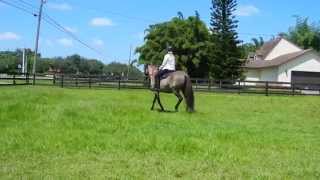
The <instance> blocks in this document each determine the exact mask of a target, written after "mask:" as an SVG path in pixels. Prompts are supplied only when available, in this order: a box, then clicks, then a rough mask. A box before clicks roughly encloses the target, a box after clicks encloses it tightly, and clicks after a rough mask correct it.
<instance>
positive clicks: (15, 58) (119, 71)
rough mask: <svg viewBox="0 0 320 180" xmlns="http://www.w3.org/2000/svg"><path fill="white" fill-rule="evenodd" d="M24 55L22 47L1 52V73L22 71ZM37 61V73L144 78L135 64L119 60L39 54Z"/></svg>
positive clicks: (28, 52) (28, 56) (30, 61)
mask: <svg viewBox="0 0 320 180" xmlns="http://www.w3.org/2000/svg"><path fill="white" fill-rule="evenodd" d="M25 54H26V59H27V64H26V66H27V70H28V73H31V72H32V65H33V59H34V52H33V51H32V50H31V49H26V50H25ZM22 56H23V52H22V50H20V49H17V50H16V51H2V52H0V73H20V72H22ZM38 56H39V60H38V61H37V73H64V74H82V75H110V76H123V77H128V73H129V77H130V78H142V77H143V73H142V72H141V71H140V70H139V69H138V68H137V67H136V66H135V65H134V64H131V65H127V64H122V63H118V62H112V63H110V64H107V65H106V64H104V63H103V62H101V61H99V60H96V59H88V58H84V57H81V56H80V55H76V54H75V55H72V56H67V57H54V58H41V55H40V54H39V55H38Z"/></svg>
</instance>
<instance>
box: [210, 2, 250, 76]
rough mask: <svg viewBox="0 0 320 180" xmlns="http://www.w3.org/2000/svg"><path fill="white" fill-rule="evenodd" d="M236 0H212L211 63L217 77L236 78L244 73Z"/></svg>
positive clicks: (212, 73)
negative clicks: (236, 17)
mask: <svg viewBox="0 0 320 180" xmlns="http://www.w3.org/2000/svg"><path fill="white" fill-rule="evenodd" d="M236 6H237V2H236V0H212V7H211V11H212V12H211V23H210V24H211V32H212V42H213V44H214V45H215V46H214V48H213V54H212V55H213V57H212V62H211V63H210V65H211V66H210V70H211V71H210V73H211V76H212V77H214V78H217V79H236V78H239V77H240V76H241V74H242V71H243V70H242V68H241V67H242V65H243V63H244V62H243V61H241V60H240V57H241V52H240V48H239V47H238V44H239V43H240V41H239V40H238V34H237V32H236V28H237V27H238V25H237V23H238V21H237V20H236V19H235V16H234V15H233V13H234V11H235V10H236Z"/></svg>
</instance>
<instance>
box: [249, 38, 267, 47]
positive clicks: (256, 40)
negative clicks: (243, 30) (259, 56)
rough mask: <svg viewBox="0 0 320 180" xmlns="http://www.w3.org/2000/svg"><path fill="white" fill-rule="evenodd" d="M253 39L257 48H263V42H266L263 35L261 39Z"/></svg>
mask: <svg viewBox="0 0 320 180" xmlns="http://www.w3.org/2000/svg"><path fill="white" fill-rule="evenodd" d="M251 40H252V41H253V43H254V46H255V48H256V49H259V48H261V47H262V46H263V44H264V40H263V38H262V37H259V39H257V38H252V39H251Z"/></svg>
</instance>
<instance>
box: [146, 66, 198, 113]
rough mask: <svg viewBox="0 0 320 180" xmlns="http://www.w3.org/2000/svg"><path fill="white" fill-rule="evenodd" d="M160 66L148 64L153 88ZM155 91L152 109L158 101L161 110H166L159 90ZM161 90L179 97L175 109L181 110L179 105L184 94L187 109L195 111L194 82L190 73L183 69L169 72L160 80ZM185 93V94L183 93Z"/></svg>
mask: <svg viewBox="0 0 320 180" xmlns="http://www.w3.org/2000/svg"><path fill="white" fill-rule="evenodd" d="M158 71H159V70H158V67H157V66H155V65H146V68H145V74H146V75H147V76H148V77H149V79H150V86H151V90H152V89H154V87H155V83H156V79H155V76H156V74H157V73H158ZM153 91H154V99H153V103H152V106H151V110H154V106H155V103H156V101H157V102H158V104H159V106H160V108H161V111H165V110H164V108H163V106H162V104H161V101H160V94H159V91H156V90H153ZM160 92H164V93H173V94H174V95H176V97H177V98H178V102H177V104H176V106H175V111H176V112H178V111H179V106H180V104H181V102H182V101H183V96H184V98H185V102H186V111H187V112H194V111H195V109H194V93H193V89H192V83H191V79H190V77H189V75H188V74H187V73H185V72H183V71H175V72H171V73H168V74H167V75H166V76H165V78H164V79H162V80H161V81H160ZM181 92H182V93H183V96H182V95H181Z"/></svg>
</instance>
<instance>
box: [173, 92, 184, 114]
mask: <svg viewBox="0 0 320 180" xmlns="http://www.w3.org/2000/svg"><path fill="white" fill-rule="evenodd" d="M174 94H175V95H176V96H177V98H178V103H177V104H176V106H175V110H176V111H177V112H178V111H179V106H180V104H181V102H182V101H183V97H182V96H181V94H180V92H179V91H174Z"/></svg>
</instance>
